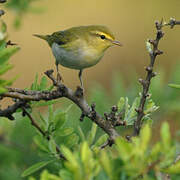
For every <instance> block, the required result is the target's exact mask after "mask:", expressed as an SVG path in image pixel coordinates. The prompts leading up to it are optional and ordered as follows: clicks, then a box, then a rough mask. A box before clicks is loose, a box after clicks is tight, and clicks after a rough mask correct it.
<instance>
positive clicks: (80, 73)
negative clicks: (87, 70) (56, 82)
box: [79, 69, 84, 91]
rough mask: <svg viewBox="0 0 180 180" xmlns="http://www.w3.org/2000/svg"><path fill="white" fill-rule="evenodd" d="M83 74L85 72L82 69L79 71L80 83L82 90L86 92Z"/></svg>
mask: <svg viewBox="0 0 180 180" xmlns="http://www.w3.org/2000/svg"><path fill="white" fill-rule="evenodd" d="M82 72H83V70H82V69H81V70H80V71H79V80H80V83H81V88H82V90H83V91H84V86H83V80H82Z"/></svg>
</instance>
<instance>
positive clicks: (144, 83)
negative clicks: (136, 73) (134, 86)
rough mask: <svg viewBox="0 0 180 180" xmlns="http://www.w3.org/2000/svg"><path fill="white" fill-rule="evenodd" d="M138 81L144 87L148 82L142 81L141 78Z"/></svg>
mask: <svg viewBox="0 0 180 180" xmlns="http://www.w3.org/2000/svg"><path fill="white" fill-rule="evenodd" d="M138 81H139V82H140V83H141V84H142V85H143V86H145V85H146V81H145V80H144V79H141V78H140V79H139V80H138Z"/></svg>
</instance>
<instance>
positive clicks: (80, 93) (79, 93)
mask: <svg viewBox="0 0 180 180" xmlns="http://www.w3.org/2000/svg"><path fill="white" fill-rule="evenodd" d="M75 95H76V96H77V97H82V96H83V95H84V88H83V87H80V86H77V89H76V92H75Z"/></svg>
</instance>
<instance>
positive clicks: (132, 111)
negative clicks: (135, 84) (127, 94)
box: [124, 98, 139, 126]
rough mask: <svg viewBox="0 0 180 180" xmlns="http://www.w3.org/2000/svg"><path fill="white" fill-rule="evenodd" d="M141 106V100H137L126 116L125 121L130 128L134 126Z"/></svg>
mask: <svg viewBox="0 0 180 180" xmlns="http://www.w3.org/2000/svg"><path fill="white" fill-rule="evenodd" d="M138 105H139V98H135V100H134V102H133V104H132V106H131V108H130V109H129V110H128V112H127V113H126V114H125V117H124V120H125V121H126V124H127V125H128V126H130V125H133V124H134V120H135V117H136V116H137V112H136V110H135V109H136V108H137V107H138Z"/></svg>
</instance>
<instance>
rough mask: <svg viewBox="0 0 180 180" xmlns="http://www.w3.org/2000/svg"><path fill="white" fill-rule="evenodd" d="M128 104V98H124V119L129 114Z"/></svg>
mask: <svg viewBox="0 0 180 180" xmlns="http://www.w3.org/2000/svg"><path fill="white" fill-rule="evenodd" d="M129 107H130V106H129V103H128V98H127V97H126V98H125V103H124V109H125V114H124V117H125V119H126V117H127V115H128V112H129Z"/></svg>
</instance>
